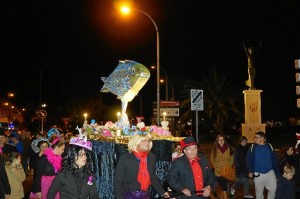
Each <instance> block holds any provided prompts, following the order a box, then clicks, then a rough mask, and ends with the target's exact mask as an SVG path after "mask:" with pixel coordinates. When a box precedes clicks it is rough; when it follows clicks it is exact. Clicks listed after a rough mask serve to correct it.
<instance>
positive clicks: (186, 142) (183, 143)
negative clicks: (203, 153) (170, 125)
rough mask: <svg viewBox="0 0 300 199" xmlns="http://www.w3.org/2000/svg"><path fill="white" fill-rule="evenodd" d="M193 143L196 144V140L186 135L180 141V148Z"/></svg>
mask: <svg viewBox="0 0 300 199" xmlns="http://www.w3.org/2000/svg"><path fill="white" fill-rule="evenodd" d="M193 145H197V142H196V141H195V139H194V137H193V136H189V137H186V138H184V139H183V140H181V141H180V146H181V149H182V150H183V149H185V148H186V147H188V146H193Z"/></svg>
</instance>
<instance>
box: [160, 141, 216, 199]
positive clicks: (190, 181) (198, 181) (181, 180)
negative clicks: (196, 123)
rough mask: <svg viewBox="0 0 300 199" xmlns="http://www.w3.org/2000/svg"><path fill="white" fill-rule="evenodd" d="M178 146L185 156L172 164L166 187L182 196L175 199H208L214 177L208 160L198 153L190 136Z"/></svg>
mask: <svg viewBox="0 0 300 199" xmlns="http://www.w3.org/2000/svg"><path fill="white" fill-rule="evenodd" d="M180 145H181V148H182V149H183V152H184V154H185V155H184V156H181V157H179V158H177V159H175V160H174V161H173V162H172V164H171V168H170V171H169V172H168V175H167V177H166V180H167V183H168V185H169V186H170V188H171V189H173V190H174V191H176V192H182V193H183V194H184V196H178V197H176V198H186V197H188V198H191V199H193V198H194V199H196V198H197V199H198V198H204V197H209V195H210V192H211V191H212V187H213V185H214V183H215V176H214V174H213V172H212V170H211V167H210V165H209V161H208V159H207V158H206V157H205V156H204V155H203V154H199V153H198V146H197V143H196V141H195V139H194V138H193V137H192V136H190V137H187V138H185V139H183V140H182V141H181V142H180ZM202 191H203V193H200V192H202Z"/></svg>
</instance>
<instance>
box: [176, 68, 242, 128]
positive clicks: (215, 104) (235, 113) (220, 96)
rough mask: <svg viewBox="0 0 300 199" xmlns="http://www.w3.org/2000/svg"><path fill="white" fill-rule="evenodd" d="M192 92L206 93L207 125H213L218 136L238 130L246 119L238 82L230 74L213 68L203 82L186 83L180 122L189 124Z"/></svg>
mask: <svg viewBox="0 0 300 199" xmlns="http://www.w3.org/2000/svg"><path fill="white" fill-rule="evenodd" d="M190 89H203V92H204V111H203V112H202V113H201V114H202V117H203V118H205V123H206V124H205V125H211V126H212V129H213V130H214V132H215V133H217V134H220V133H226V132H225V130H227V129H233V127H236V126H239V125H240V123H241V121H242V119H243V111H242V110H243V108H242V107H243V104H242V102H243V95H242V92H241V90H240V89H239V87H238V84H237V83H236V81H235V78H234V77H231V76H230V74H229V73H228V72H227V73H226V72H223V71H222V70H221V69H217V68H216V67H211V68H210V69H209V70H208V72H207V73H203V74H202V75H201V78H200V81H196V80H189V81H186V82H185V84H184V86H183V89H182V92H181V99H182V100H181V107H180V108H181V112H182V114H181V116H180V118H179V121H182V122H187V121H189V120H190V118H191V115H192V111H191V108H190V106H191V99H190Z"/></svg>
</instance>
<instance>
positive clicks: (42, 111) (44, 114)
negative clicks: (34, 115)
mask: <svg viewBox="0 0 300 199" xmlns="http://www.w3.org/2000/svg"><path fill="white" fill-rule="evenodd" d="M38 115H39V118H45V117H47V112H46V111H45V110H39V112H38Z"/></svg>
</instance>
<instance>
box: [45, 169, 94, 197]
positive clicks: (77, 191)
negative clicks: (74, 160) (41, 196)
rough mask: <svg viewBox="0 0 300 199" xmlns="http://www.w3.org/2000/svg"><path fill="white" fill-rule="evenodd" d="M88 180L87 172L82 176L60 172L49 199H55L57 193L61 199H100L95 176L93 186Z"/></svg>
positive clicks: (52, 185)
mask: <svg viewBox="0 0 300 199" xmlns="http://www.w3.org/2000/svg"><path fill="white" fill-rule="evenodd" d="M88 180H89V174H88V173H87V172H83V175H82V176H75V175H72V174H64V173H62V172H59V173H58V174H57V175H56V176H55V178H54V180H53V182H52V184H51V186H50V188H49V191H48V194H47V199H52V198H55V196H56V193H57V192H59V193H60V198H61V199H75V198H76V199H87V198H88V197H89V198H90V199H98V198H99V194H98V191H97V186H96V179H95V176H92V184H88Z"/></svg>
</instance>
